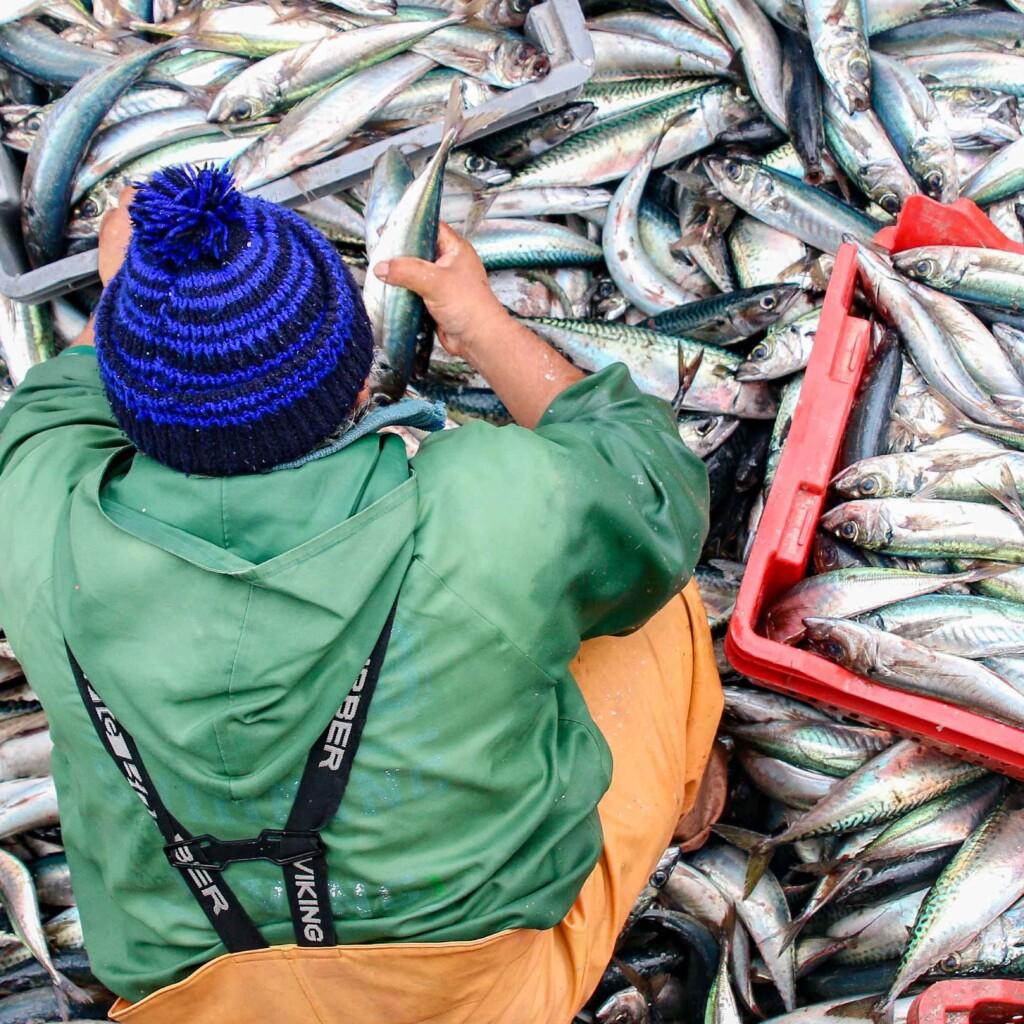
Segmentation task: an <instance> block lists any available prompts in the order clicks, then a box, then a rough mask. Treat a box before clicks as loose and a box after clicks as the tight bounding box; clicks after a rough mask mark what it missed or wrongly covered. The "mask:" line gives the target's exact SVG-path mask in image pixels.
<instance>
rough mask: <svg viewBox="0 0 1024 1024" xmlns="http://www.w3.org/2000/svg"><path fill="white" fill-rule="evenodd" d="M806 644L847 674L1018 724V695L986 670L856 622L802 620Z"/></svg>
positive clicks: (1023, 709)
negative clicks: (846, 671)
mask: <svg viewBox="0 0 1024 1024" xmlns="http://www.w3.org/2000/svg"><path fill="white" fill-rule="evenodd" d="M805 622H806V626H807V635H808V643H809V644H810V646H811V648H812V649H813V650H815V651H817V652H818V653H819V654H822V655H824V656H825V657H826V658H829V659H831V660H832V661H836V662H838V663H839V664H841V665H843V666H844V667H845V668H848V669H849V670H850V671H851V672H856V673H858V674H859V675H862V676H867V678H869V679H873V680H875V681H876V682H879V683H883V684H885V685H886V686H892V687H894V688H895V689H897V690H902V691H904V692H906V693H915V694H918V695H920V696H924V697H932V698H935V699H937V700H942V701H946V702H948V703H951V704H955V705H957V706H958V707H964V708H968V709H969V710H971V711H975V712H977V713H979V714H982V715H987V716H988V717H991V718H996V719H999V720H1001V721H1004V722H1008V723H1009V724H1011V725H1024V693H1022V692H1021V691H1020V690H1018V689H1017V688H1016V687H1014V686H1012V685H1011V684H1010V683H1008V682H1007V681H1006V680H1005V679H1003V678H1002V677H1001V676H999V675H997V674H996V673H995V672H993V671H992V670H991V669H989V668H986V667H985V666H984V665H981V664H979V663H978V662H976V661H971V660H970V659H968V658H960V657H958V656H956V655H955V654H943V653H942V652H940V651H934V650H932V649H931V648H928V647H925V646H924V645H923V644H919V643H916V642H915V641H913V640H906V639H904V638H903V637H899V636H893V635H892V634H891V633H886V632H885V631H884V630H880V629H875V628H874V627H873V626H868V625H866V624H864V623H862V622H849V621H847V620H844V619H830V618H819V617H814V618H810V617H809V618H807V619H806V620H805Z"/></svg>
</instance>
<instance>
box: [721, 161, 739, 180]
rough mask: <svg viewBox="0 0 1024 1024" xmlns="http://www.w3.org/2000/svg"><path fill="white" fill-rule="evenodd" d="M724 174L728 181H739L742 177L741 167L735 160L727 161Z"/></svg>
mask: <svg viewBox="0 0 1024 1024" xmlns="http://www.w3.org/2000/svg"><path fill="white" fill-rule="evenodd" d="M725 173H726V175H727V176H728V178H729V180H730V181H739V180H740V179H741V178H742V177H743V165H742V164H741V163H739V161H737V160H727V161H726V162H725Z"/></svg>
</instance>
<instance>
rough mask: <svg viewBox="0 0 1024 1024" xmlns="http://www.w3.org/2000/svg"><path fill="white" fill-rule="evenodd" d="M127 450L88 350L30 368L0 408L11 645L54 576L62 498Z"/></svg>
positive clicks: (4, 609)
mask: <svg viewBox="0 0 1024 1024" xmlns="http://www.w3.org/2000/svg"><path fill="white" fill-rule="evenodd" d="M126 444H127V440H126V438H125V437H124V435H123V434H122V433H121V431H120V430H119V429H118V427H117V424H116V423H115V422H114V417H113V414H112V413H111V411H110V406H109V405H108V404H107V400H106V397H105V396H104V392H103V387H102V385H101V384H100V378H99V373H98V371H97V368H96V357H95V356H94V355H93V353H92V351H91V349H84V350H82V351H81V352H80V351H79V349H78V348H75V349H72V350H70V351H69V352H67V353H65V354H62V355H59V356H57V357H56V358H55V359H50V360H49V361H47V362H45V363H43V364H42V365H40V366H34V367H33V368H32V369H31V370H29V372H28V374H26V376H25V380H24V381H22V383H21V385H20V387H18V389H17V390H16V391H15V392H14V394H13V395H12V396H11V397H10V398H9V399H8V400H7V404H6V405H5V406H4V408H3V409H2V410H0V565H3V566H4V572H3V574H2V576H0V623H2V624H3V626H4V627H5V629H6V630H7V635H8V636H9V637H11V638H12V642H14V640H13V638H16V637H20V636H22V635H24V634H25V633H26V632H27V630H29V629H30V628H31V626H30V625H29V624H27V623H26V622H25V617H26V616H28V615H29V611H30V608H31V606H32V599H33V595H34V594H35V593H36V592H37V591H38V589H39V588H40V587H41V586H43V585H44V584H45V583H46V581H47V580H48V579H49V578H50V576H51V575H52V572H53V557H54V539H55V538H56V537H57V535H58V530H59V527H60V524H61V522H62V521H63V518H64V516H65V515H66V511H65V510H66V508H67V499H68V495H69V494H70V493H71V492H72V491H73V490H74V488H75V487H76V486H77V485H78V484H79V483H80V482H81V481H82V479H83V478H84V477H85V476H86V475H87V474H88V473H89V472H91V471H92V470H93V469H95V468H96V467H97V466H99V465H101V464H102V463H103V462H104V461H105V460H106V459H107V458H108V457H109V456H110V454H111V453H112V452H113V451H114V450H116V449H118V448H121V447H123V446H124V445H126Z"/></svg>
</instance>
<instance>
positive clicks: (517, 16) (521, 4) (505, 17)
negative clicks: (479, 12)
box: [484, 0, 540, 28]
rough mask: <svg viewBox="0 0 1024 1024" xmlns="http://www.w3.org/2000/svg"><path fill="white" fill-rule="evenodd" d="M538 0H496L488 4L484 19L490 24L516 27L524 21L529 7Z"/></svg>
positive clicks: (532, 6) (529, 9) (534, 5)
mask: <svg viewBox="0 0 1024 1024" xmlns="http://www.w3.org/2000/svg"><path fill="white" fill-rule="evenodd" d="M539 2H540V0H497V2H495V3H491V4H488V6H487V8H486V12H485V15H484V20H485V21H487V22H489V23H490V24H491V25H503V26H505V27H506V28H518V27H519V26H520V25H522V24H523V22H524V21H526V16H527V15H528V14H529V13H530V11H531V9H532V8H534V7H536V6H537V4H538V3H539Z"/></svg>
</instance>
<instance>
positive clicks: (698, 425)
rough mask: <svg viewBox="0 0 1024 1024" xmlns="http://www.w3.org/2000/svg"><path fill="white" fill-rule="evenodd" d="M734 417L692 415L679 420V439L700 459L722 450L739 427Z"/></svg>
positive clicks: (712, 414) (711, 414) (738, 422)
mask: <svg viewBox="0 0 1024 1024" xmlns="http://www.w3.org/2000/svg"><path fill="white" fill-rule="evenodd" d="M739 425H740V421H739V420H738V419H736V418H735V417H733V416H723V415H718V414H715V413H707V414H701V413H692V414H689V415H684V416H681V417H680V419H679V438H680V440H681V441H682V442H683V444H685V445H686V447H687V448H689V449H690V451H691V452H693V453H694V455H696V456H697V458H699V459H706V458H707V457H708V456H709V455H710V454H711V453H712V452H714V451H715V450H716V449H718V448H720V447H721V446H722V445H723V444H724V443H725V442H726V441H727V440H728V439H729V438H730V437H731V436H732V435H733V434H734V433H735V431H736V429H737V427H739Z"/></svg>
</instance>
